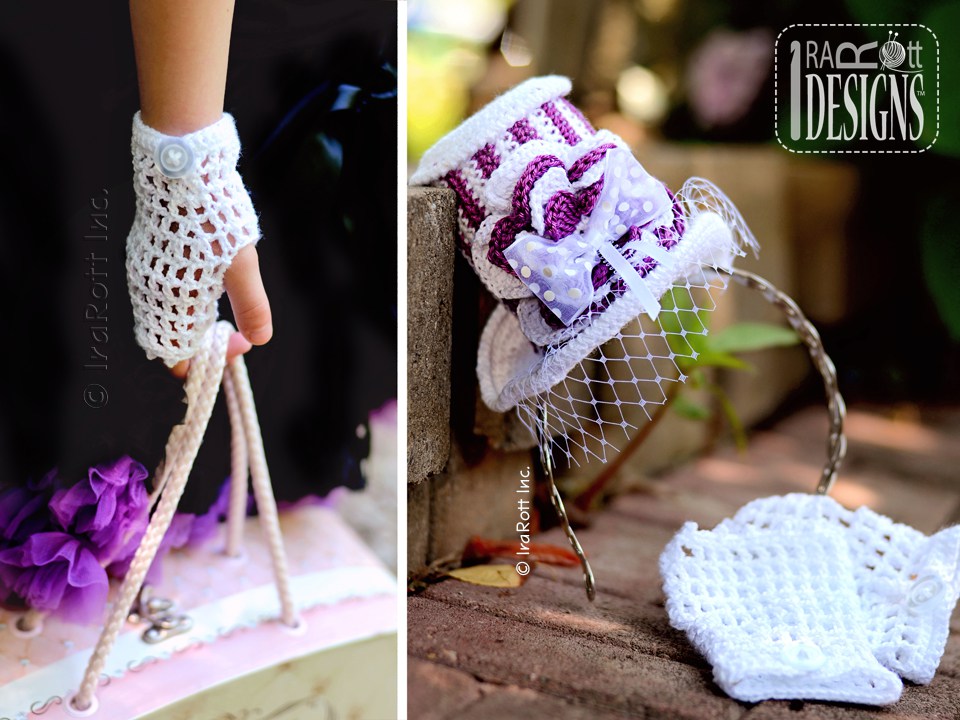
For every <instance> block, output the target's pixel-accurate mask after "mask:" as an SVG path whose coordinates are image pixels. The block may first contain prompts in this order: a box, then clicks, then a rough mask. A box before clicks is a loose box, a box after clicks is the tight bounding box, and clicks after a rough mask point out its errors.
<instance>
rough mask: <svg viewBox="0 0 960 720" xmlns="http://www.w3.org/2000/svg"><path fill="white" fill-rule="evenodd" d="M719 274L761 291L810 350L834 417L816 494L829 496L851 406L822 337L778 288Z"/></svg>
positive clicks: (745, 276) (746, 275)
mask: <svg viewBox="0 0 960 720" xmlns="http://www.w3.org/2000/svg"><path fill="white" fill-rule="evenodd" d="M718 272H720V273H721V274H724V275H728V276H730V277H732V278H733V279H734V280H736V281H737V282H739V283H740V284H741V285H744V286H745V287H748V288H750V289H751V290H757V291H759V292H760V293H761V294H762V295H763V297H764V298H766V300H767V301H768V302H770V303H771V304H772V305H775V306H776V307H778V308H779V309H780V310H781V311H782V312H783V314H784V315H785V316H786V318H787V321H788V322H789V323H790V327H792V328H793V330H794V332H796V333H797V335H798V336H799V338H800V340H802V341H803V344H804V345H806V346H807V352H809V353H810V359H811V360H812V361H813V364H814V365H815V366H816V368H817V370H818V371H819V372H820V375H821V377H822V378H823V388H824V390H825V391H826V394H827V410H828V413H829V417H830V432H829V435H828V436H827V462H826V464H825V465H824V466H823V471H822V473H821V474H820V482H819V483H818V484H817V491H816V493H817V495H826V494H827V493H829V492H830V488H832V487H833V483H834V482H835V481H836V479H837V472H838V471H839V469H840V463H841V462H843V458H844V456H845V455H846V454H847V438H846V436H845V435H844V434H843V421H844V419H845V418H846V415H847V406H846V403H844V401H843V397H842V396H841V395H840V388H839V386H838V384H837V369H836V367H834V364H833V361H832V360H831V359H830V356H829V355H827V352H826V350H824V349H823V342H822V341H821V340H820V333H818V332H817V329H816V328H815V327H814V326H813V324H812V323H811V322H810V321H809V320H808V319H807V317H806V316H805V315H804V314H803V312H802V311H801V310H800V308H799V307H798V306H797V303H796V302H794V301H793V298H791V297H790V296H789V295H786V294H785V293H783V292H782V291H780V290H778V289H777V288H775V287H774V286H773V285H771V284H770V283H769V282H767V281H766V280H764V279H763V278H762V277H760V276H759V275H754V274H753V273H751V272H747V271H746V270H737V269H736V268H731V269H729V270H728V269H725V268H719V269H718Z"/></svg>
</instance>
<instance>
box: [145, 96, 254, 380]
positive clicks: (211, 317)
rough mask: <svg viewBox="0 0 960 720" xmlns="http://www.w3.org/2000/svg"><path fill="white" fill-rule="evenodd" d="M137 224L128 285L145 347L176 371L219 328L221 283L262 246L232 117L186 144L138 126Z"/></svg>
mask: <svg viewBox="0 0 960 720" xmlns="http://www.w3.org/2000/svg"><path fill="white" fill-rule="evenodd" d="M131 145H132V151H133V185H134V189H135V191H136V196H137V208H136V215H135V218H134V221H133V227H132V228H131V230H130V235H129V236H128V237H127V284H128V287H129V290H130V300H131V303H132V304H133V317H134V329H135V333H136V337H137V342H138V343H139V344H140V346H141V347H142V348H143V349H144V350H146V353H147V357H149V358H151V359H153V358H157V357H159V358H162V359H163V361H164V362H165V363H166V364H167V365H169V366H173V365H175V364H176V363H177V362H179V361H181V360H185V359H188V358H190V357H192V356H193V355H194V354H195V353H196V352H197V351H198V350H199V344H200V342H201V340H202V339H203V336H204V334H205V333H206V332H207V330H208V329H209V328H210V327H211V326H212V325H213V323H214V322H215V321H216V319H217V300H218V299H219V298H220V296H221V295H222V294H223V275H224V273H225V272H226V269H227V268H228V267H229V266H230V263H231V262H232V261H233V258H234V256H235V255H236V254H237V252H238V251H239V250H240V249H241V248H243V247H244V246H246V245H249V244H251V243H256V241H257V240H258V239H259V238H260V229H259V227H258V225H257V215H256V212H255V211H254V209H253V203H252V202H251V201H250V196H249V194H248V193H247V190H246V188H244V186H243V180H242V179H241V178H240V174H239V173H238V172H237V161H238V159H239V158H240V140H239V138H238V137H237V129H236V126H235V125H234V122H233V118H232V117H231V116H230V115H227V114H224V116H223V117H222V118H221V119H220V120H218V121H217V122H216V123H214V124H213V125H210V126H208V127H206V128H203V129H202V130H198V131H197V132H194V133H190V134H189V135H184V136H182V137H171V136H167V135H164V134H162V133H159V132H157V131H156V130H154V129H152V128H150V127H148V126H147V125H145V124H144V123H143V121H142V120H141V119H140V113H137V114H136V115H135V116H134V119H133V140H132V143H131Z"/></svg>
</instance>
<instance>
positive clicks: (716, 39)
mask: <svg viewBox="0 0 960 720" xmlns="http://www.w3.org/2000/svg"><path fill="white" fill-rule="evenodd" d="M772 61H773V34H772V33H771V32H770V30H769V29H767V28H755V29H753V30H747V31H743V32H734V31H732V30H723V29H720V30H714V31H712V32H711V33H710V34H709V35H707V36H706V37H705V38H704V40H703V42H702V43H701V44H700V46H699V47H698V48H697V49H696V50H695V51H694V52H693V54H692V55H691V57H690V62H689V64H688V67H687V87H688V90H687V92H688V98H689V101H690V108H691V110H692V111H693V114H694V116H695V117H696V118H697V120H698V121H699V122H700V124H701V125H702V126H703V127H706V128H714V127H725V126H728V125H733V124H734V123H735V122H737V121H738V120H740V119H741V118H743V117H744V116H746V114H747V112H748V111H749V110H750V107H751V105H753V102H754V101H755V100H756V99H757V97H758V96H759V94H760V90H761V89H762V88H763V83H764V81H765V80H766V79H767V76H768V75H769V74H770V71H771V68H772V67H773V62H772Z"/></svg>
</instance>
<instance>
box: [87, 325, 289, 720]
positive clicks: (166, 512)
mask: <svg viewBox="0 0 960 720" xmlns="http://www.w3.org/2000/svg"><path fill="white" fill-rule="evenodd" d="M233 332H234V328H233V325H231V324H230V323H229V322H226V321H221V322H218V323H217V324H216V325H215V326H214V327H212V328H211V329H210V331H209V332H208V333H207V336H206V338H205V339H204V347H203V350H201V351H200V352H199V353H197V354H196V355H195V356H194V357H193V358H192V359H191V361H190V370H189V374H188V376H187V381H186V385H185V391H186V396H187V413H186V416H185V418H184V421H183V423H182V424H180V425H177V426H176V427H174V428H173V430H172V431H171V433H170V439H169V440H168V441H167V447H166V458H165V460H164V462H163V464H162V466H161V468H160V469H159V471H158V478H157V487H158V488H160V489H161V490H160V493H161V494H160V498H159V502H158V503H157V507H156V510H155V512H154V513H153V516H152V517H151V518H150V524H149V525H148V526H147V531H146V533H145V534H144V536H143V540H142V541H141V542H140V546H139V547H138V548H137V552H136V554H135V555H134V558H133V562H131V564H130V569H129V571H128V572H127V574H126V576H125V577H124V579H123V583H122V584H121V586H120V591H119V593H118V595H117V599H116V602H115V603H114V606H113V610H112V612H111V613H110V617H109V618H108V620H107V623H106V625H105V626H104V628H103V632H102V633H101V635H100V638H99V640H98V641H97V645H96V647H95V648H94V650H93V654H92V655H91V656H90V660H89V662H88V664H87V669H86V672H85V673H84V676H83V680H82V682H81V683H80V688H79V690H78V691H77V693H76V694H75V695H74V696H73V697H72V698H71V699H70V700H69V704H70V708H71V710H72V711H73V713H74V714H77V715H92V714H93V713H94V712H95V711H96V707H97V703H96V697H95V693H96V688H97V683H98V680H99V678H100V674H101V673H102V672H103V668H104V666H105V664H106V661H107V657H108V655H109V654H110V651H111V649H112V648H113V645H114V643H115V642H116V639H117V636H118V635H119V634H120V631H121V630H122V629H123V625H124V623H125V622H126V619H127V617H128V616H129V614H130V610H131V608H132V607H133V604H134V602H135V600H136V598H137V595H138V594H139V592H140V588H141V586H142V585H143V581H144V578H145V577H146V574H147V570H149V568H150V565H151V563H152V562H153V559H154V557H156V554H157V551H158V549H159V547H160V543H161V541H162V540H163V536H164V535H165V534H166V532H167V529H168V528H169V527H170V523H171V521H172V520H173V515H174V513H175V512H176V509H177V505H178V503H179V502H180V498H181V496H182V495H183V490H184V488H185V487H186V484H187V478H188V477H189V475H190V470H191V468H192V467H193V462H194V460H195V459H196V456H197V452H198V451H199V450H200V445H201V444H202V442H203V436H204V433H205V431H206V428H207V423H208V422H209V420H210V415H211V414H212V413H213V406H214V403H215V401H216V399H217V393H218V392H219V390H220V385H221V382H222V383H223V386H224V388H225V392H226V400H227V409H228V412H229V415H230V423H231V430H232V452H231V455H232V458H231V462H232V480H231V482H232V487H231V503H230V512H229V523H228V542H227V550H228V552H229V553H230V554H234V555H235V554H237V553H238V552H239V546H240V539H241V538H240V536H241V528H242V518H243V516H244V515H245V509H246V508H245V505H246V488H247V470H248V468H249V471H250V475H251V477H252V480H253V491H254V495H255V497H256V501H257V509H258V512H259V517H260V524H261V527H262V529H263V533H264V536H265V537H266V539H267V543H268V545H269V548H270V555H271V559H272V561H273V569H274V575H275V577H276V584H277V591H278V594H279V597H280V608H281V612H280V619H281V621H282V622H283V623H284V624H285V625H288V626H290V627H295V626H297V625H298V624H299V620H298V617H297V611H296V608H295V606H294V603H293V596H292V594H291V591H290V579H289V572H288V569H287V560H286V554H285V552H284V549H283V540H282V537H281V534H280V522H279V518H278V516H277V504H276V501H275V499H274V497H273V490H272V486H271V483H270V473H269V470H268V469H267V461H266V456H265V454H264V450H263V438H262V437H261V434H260V424H259V422H258V420H257V410H256V407H255V405H254V402H253V391H252V390H251V388H250V379H249V376H248V375H247V367H246V365H245V364H244V362H243V358H242V357H237V358H236V359H234V360H233V361H232V362H231V363H230V364H229V365H227V364H226V354H227V341H228V340H229V338H230V335H231V333H233Z"/></svg>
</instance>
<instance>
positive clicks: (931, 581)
mask: <svg viewBox="0 0 960 720" xmlns="http://www.w3.org/2000/svg"><path fill="white" fill-rule="evenodd" d="M942 593H943V581H942V580H941V579H940V578H938V577H935V576H934V575H927V576H926V577H922V578H920V579H919V580H917V581H916V582H915V583H914V584H913V587H912V588H911V589H910V594H909V595H907V605H909V606H910V607H912V608H918V607H921V606H923V605H926V604H927V603H929V602H932V601H933V600H935V599H936V598H938V597H940V595H941V594H942Z"/></svg>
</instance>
